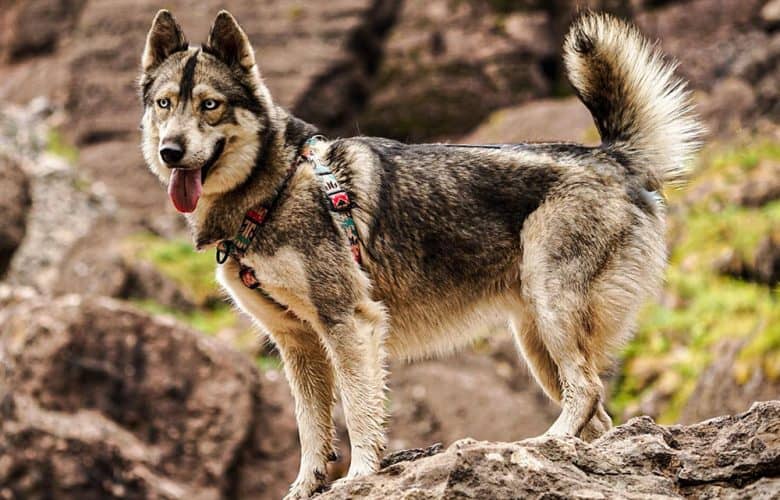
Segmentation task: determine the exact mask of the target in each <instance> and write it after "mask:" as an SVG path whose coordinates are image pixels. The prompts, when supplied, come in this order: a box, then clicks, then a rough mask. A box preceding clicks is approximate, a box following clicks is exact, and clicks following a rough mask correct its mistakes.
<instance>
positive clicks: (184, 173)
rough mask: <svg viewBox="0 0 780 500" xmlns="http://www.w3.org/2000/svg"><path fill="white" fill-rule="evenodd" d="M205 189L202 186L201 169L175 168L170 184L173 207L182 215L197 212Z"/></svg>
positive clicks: (169, 190)
mask: <svg viewBox="0 0 780 500" xmlns="http://www.w3.org/2000/svg"><path fill="white" fill-rule="evenodd" d="M202 190H203V187H202V186H201V184H200V169H199V168H197V169H192V170H183V169H180V168H175V169H173V171H172V172H171V182H170V184H168V196H170V197H171V201H172V202H173V206H174V207H176V210H178V211H179V212H182V213H188V212H192V211H193V210H195V207H197V206H198V199H199V198H200V193H201V191H202Z"/></svg>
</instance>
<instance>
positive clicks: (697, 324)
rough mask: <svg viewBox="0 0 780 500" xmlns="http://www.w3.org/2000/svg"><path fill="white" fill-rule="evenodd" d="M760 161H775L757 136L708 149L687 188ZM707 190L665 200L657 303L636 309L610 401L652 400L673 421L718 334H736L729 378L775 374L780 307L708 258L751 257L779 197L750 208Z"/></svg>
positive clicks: (627, 404) (779, 221)
mask: <svg viewBox="0 0 780 500" xmlns="http://www.w3.org/2000/svg"><path fill="white" fill-rule="evenodd" d="M763 159H772V160H776V159H780V144H778V143H777V142H771V141H763V140H761V141H757V142H755V143H753V144H748V145H743V146H741V147H737V148H728V149H725V150H724V149H720V150H715V151H709V152H708V153H706V154H704V155H703V156H702V162H701V164H700V165H699V166H698V168H697V169H696V170H695V173H694V179H693V181H692V182H691V184H690V187H689V189H696V187H697V186H701V185H704V183H710V184H712V183H714V181H715V180H717V181H721V182H722V184H723V185H726V186H727V185H729V184H732V183H734V182H736V181H738V180H740V178H742V177H744V174H745V173H746V172H747V171H749V170H750V169H752V168H754V167H755V166H756V165H758V163H760V162H761V161H762V160H763ZM721 194H722V193H721V191H720V190H718V189H713V190H710V191H708V192H707V194H706V195H705V196H704V197H703V199H697V200H696V201H694V202H686V199H685V193H679V194H678V195H677V196H674V197H672V201H671V202H670V204H671V206H670V214H671V220H670V234H671V235H672V238H671V239H672V241H674V242H675V245H674V248H673V249H672V252H671V255H670V263H669V268H668V270H667V273H666V283H667V284H666V292H665V294H664V301H663V302H664V303H663V304H659V303H652V304H649V305H648V306H647V307H646V308H645V309H644V310H643V312H642V313H641V315H640V322H639V327H638V331H637V335H636V337H635V338H634V339H633V341H632V342H631V343H630V344H629V345H628V346H626V348H625V350H624V352H623V360H624V362H623V365H622V369H621V372H620V373H619V374H618V377H617V381H616V383H615V385H614V394H613V396H612V398H611V401H610V406H611V408H612V409H613V411H614V412H615V413H616V414H617V415H623V414H624V413H625V412H628V413H631V410H632V409H636V408H637V407H638V404H639V401H641V400H642V398H643V397H645V396H646V395H648V394H649V393H653V395H654V396H655V399H658V395H659V394H660V396H661V398H660V399H661V401H662V402H661V408H660V414H659V415H658V420H659V421H661V422H665V423H670V422H674V421H675V420H676V419H677V418H678V415H679V413H680V411H681V410H682V408H683V407H684V406H685V403H686V402H687V400H688V398H689V396H690V395H691V393H692V392H693V391H694V389H695V387H696V384H697V381H698V379H699V377H700V376H701V374H702V372H703V371H704V370H705V369H706V368H707V366H708V365H709V364H710V362H711V361H712V350H713V347H714V346H715V345H716V344H717V343H718V342H720V341H721V340H723V339H727V338H734V339H745V340H746V342H747V343H746V345H745V347H744V348H743V350H742V351H741V353H740V355H739V359H738V361H737V363H736V365H735V369H734V376H735V379H736V380H737V382H743V381H745V380H743V379H745V377H747V376H748V375H747V374H750V373H752V370H753V369H755V368H756V367H761V368H762V369H763V370H764V372H765V373H766V375H767V376H770V377H776V378H780V307H778V306H779V305H778V303H777V302H778V298H777V294H776V292H775V291H773V290H771V289H769V288H768V287H766V286H764V285H760V284H757V283H751V282H746V281H741V280H738V279H735V278H731V277H727V276H723V275H721V274H719V273H718V271H717V269H715V266H714V261H715V260H716V259H717V258H718V257H719V256H721V255H722V254H723V252H724V251H726V250H727V249H734V250H735V251H736V252H737V254H738V256H739V257H740V258H742V259H744V260H746V261H751V260H752V258H753V254H754V252H755V248H756V246H757V245H758V243H759V241H761V239H762V238H763V237H765V236H766V235H767V234H769V233H770V232H772V231H776V230H778V229H780V201H776V202H773V203H769V204H767V205H764V206H763V207H759V208H746V207H738V206H733V205H728V204H727V203H724V200H723V197H722V196H721Z"/></svg>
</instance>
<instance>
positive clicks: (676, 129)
mask: <svg viewBox="0 0 780 500" xmlns="http://www.w3.org/2000/svg"><path fill="white" fill-rule="evenodd" d="M564 62H565V64H566V69H567V72H568V76H569V80H570V81H571V83H572V85H573V86H574V89H575V90H576V91H577V94H578V95H579V97H580V99H581V100H582V102H583V103H584V104H585V106H587V107H588V109H589V110H590V113H591V114H592V115H593V118H594V120H595V121H596V127H597V128H598V130H599V134H600V135H601V140H602V142H603V146H604V147H605V148H608V149H609V150H612V151H613V152H615V153H617V154H616V156H617V157H618V159H619V160H621V159H622V160H623V161H622V162H623V163H627V164H630V165H631V166H633V167H634V168H637V169H639V170H645V171H647V170H648V169H649V170H650V172H647V173H649V174H650V177H651V178H653V179H654V180H656V184H661V183H664V182H670V181H672V182H674V181H681V180H683V179H684V178H685V175H686V173H687V170H688V163H689V161H690V160H691V158H692V156H693V155H694V154H695V153H696V152H697V151H698V149H699V148H700V146H701V142H700V140H701V137H702V135H703V133H704V128H703V127H702V125H701V124H700V122H699V121H698V119H697V117H696V116H695V114H694V112H693V109H692V104H691V96H690V92H688V90H687V89H686V82H685V81H683V80H681V79H680V78H678V77H676V76H675V75H674V70H675V69H676V64H674V63H670V62H667V61H666V60H665V59H664V55H663V54H662V53H661V51H660V50H659V49H658V48H657V47H656V46H655V45H653V44H651V43H650V42H648V41H647V39H645V37H643V36H642V34H641V33H639V31H638V30H637V29H636V28H635V27H634V26H632V25H630V24H628V23H626V22H624V21H621V20H619V19H617V18H615V17H612V16H610V15H607V14H600V13H592V12H586V13H583V14H581V15H580V16H579V17H578V18H577V19H576V20H575V21H574V23H573V25H572V27H571V28H570V30H569V33H568V34H567V35H566V40H565V42H564ZM657 187H660V185H659V186H657Z"/></svg>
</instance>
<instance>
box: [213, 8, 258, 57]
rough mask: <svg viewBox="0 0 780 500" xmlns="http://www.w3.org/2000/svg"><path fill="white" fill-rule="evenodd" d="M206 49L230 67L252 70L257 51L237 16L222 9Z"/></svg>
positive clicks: (215, 21)
mask: <svg viewBox="0 0 780 500" xmlns="http://www.w3.org/2000/svg"><path fill="white" fill-rule="evenodd" d="M206 51H207V52H209V53H211V54H213V55H214V56H216V57H217V58H218V59H220V60H221V61H222V62H224V63H225V64H227V65H228V66H230V67H239V68H241V69H243V70H244V71H251V70H252V68H253V67H254V65H255V51H254V49H252V44H251V43H249V38H248V37H247V36H246V33H244V30H242V29H241V26H239V25H238V22H237V21H236V18H234V17H233V15H232V14H231V13H230V12H228V11H226V10H221V11H220V12H219V14H217V18H216V19H215V20H214V24H213V25H212V26H211V32H210V33H209V39H208V42H206Z"/></svg>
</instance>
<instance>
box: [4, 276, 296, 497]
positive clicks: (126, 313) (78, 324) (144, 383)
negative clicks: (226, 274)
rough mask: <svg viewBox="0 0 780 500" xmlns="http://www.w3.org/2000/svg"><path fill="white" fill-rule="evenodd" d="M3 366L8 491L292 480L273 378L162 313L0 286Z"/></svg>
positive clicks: (225, 492)
mask: <svg viewBox="0 0 780 500" xmlns="http://www.w3.org/2000/svg"><path fill="white" fill-rule="evenodd" d="M0 367H1V368H2V370H3V373H2V374H3V376H2V378H0V384H1V385H0V401H2V405H1V409H0V411H1V412H2V418H0V457H1V458H0V484H2V488H3V491H4V492H10V494H11V498H47V497H53V498H105V497H106V496H111V497H130V498H224V497H240V498H272V497H279V496H281V494H282V493H283V492H284V490H285V489H286V487H287V485H288V484H289V482H290V481H291V480H292V479H293V477H294V475H295V469H296V465H297V460H298V450H297V448H298V447H297V434H296V430H295V424H294V418H293V415H292V409H291V405H290V402H289V398H290V397H289V393H288V392H287V390H286V387H285V386H284V385H283V384H282V385H280V382H279V381H278V377H276V378H275V379H274V380H271V379H269V378H268V377H261V375H259V374H258V372H257V370H256V369H255V367H254V366H253V364H252V363H251V362H250V361H249V360H248V359H247V358H245V357H243V356H242V355H240V354H238V353H237V352H234V351H232V350H231V349H229V348H227V347H225V346H223V345H221V344H220V343H219V342H217V341H215V340H213V339H209V338H207V337H205V336H203V335H201V334H198V333H196V332H193V331H191V330H189V329H186V328H183V327H181V326H178V325H176V324H175V323H173V322H172V321H170V320H165V319H162V318H155V317H150V316H148V315H146V314H143V313H141V312H139V311H137V310H135V309H133V308H130V307H128V306H125V305H122V304H121V303H119V302H116V301H112V300H109V299H99V298H83V297H80V296H77V295H68V296H63V297H61V298H57V299H53V300H52V299H49V298H42V297H40V296H37V295H35V294H34V293H33V292H31V291H30V290H29V289H23V291H21V292H20V291H14V292H12V291H11V290H10V288H8V287H6V288H0ZM4 495H5V494H4ZM5 496H6V497H7V495H5Z"/></svg>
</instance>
